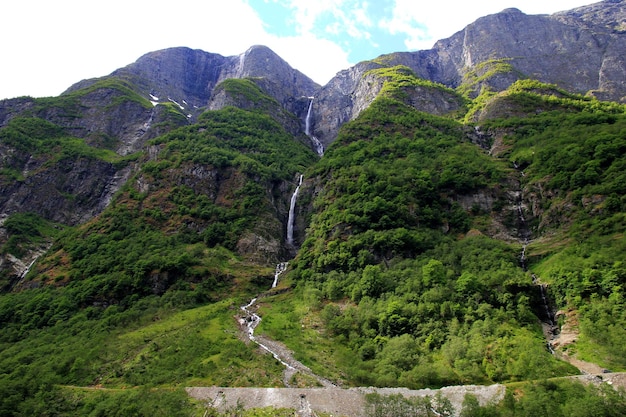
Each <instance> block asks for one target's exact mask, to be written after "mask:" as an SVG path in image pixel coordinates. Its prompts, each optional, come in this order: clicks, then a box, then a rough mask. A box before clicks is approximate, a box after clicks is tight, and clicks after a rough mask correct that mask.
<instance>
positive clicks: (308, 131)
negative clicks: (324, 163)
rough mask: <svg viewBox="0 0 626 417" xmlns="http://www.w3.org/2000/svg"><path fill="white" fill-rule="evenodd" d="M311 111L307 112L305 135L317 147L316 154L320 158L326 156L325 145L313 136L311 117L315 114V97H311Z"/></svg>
mask: <svg viewBox="0 0 626 417" xmlns="http://www.w3.org/2000/svg"><path fill="white" fill-rule="evenodd" d="M309 100H310V101H309V109H308V110H307V112H306V118H305V119H304V134H305V135H307V136H308V137H309V139H311V142H312V143H313V146H314V147H315V152H317V154H318V155H319V156H323V155H324V145H323V144H322V142H320V141H319V139H318V138H316V137H315V136H314V135H313V134H311V115H312V114H313V97H309Z"/></svg>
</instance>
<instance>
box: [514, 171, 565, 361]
mask: <svg viewBox="0 0 626 417" xmlns="http://www.w3.org/2000/svg"><path fill="white" fill-rule="evenodd" d="M513 166H514V167H515V169H517V170H518V171H519V172H520V175H521V176H522V177H523V176H524V172H523V171H522V170H521V169H520V167H519V166H518V165H517V163H515V162H514V163H513ZM516 210H517V218H518V232H517V234H518V237H519V238H520V240H521V241H522V252H521V254H520V266H521V267H522V269H523V270H524V271H527V270H528V269H527V265H526V248H527V246H528V245H529V243H530V238H531V232H530V229H529V227H528V222H527V220H526V217H525V216H524V202H523V196H522V187H521V184H520V190H519V194H518V196H517V207H516ZM532 280H533V284H534V285H535V286H537V287H538V288H539V292H540V296H541V307H542V310H543V311H541V312H540V314H538V315H539V318H540V320H541V322H542V323H543V328H544V334H545V336H546V339H547V340H548V343H547V346H548V350H549V351H550V353H552V354H554V350H553V349H552V345H551V343H550V341H551V340H552V339H553V337H554V335H555V333H556V332H557V331H558V328H557V326H556V323H555V322H554V314H552V311H551V310H550V307H549V304H548V297H547V291H546V288H547V286H546V285H545V284H541V283H540V282H539V279H538V277H537V276H536V275H535V274H532Z"/></svg>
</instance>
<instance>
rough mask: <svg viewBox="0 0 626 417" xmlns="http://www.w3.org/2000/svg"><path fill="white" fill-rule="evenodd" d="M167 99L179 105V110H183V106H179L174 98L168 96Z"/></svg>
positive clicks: (178, 104)
mask: <svg viewBox="0 0 626 417" xmlns="http://www.w3.org/2000/svg"><path fill="white" fill-rule="evenodd" d="M167 99H168V100H169V101H171V102H172V103H174V104H176V105H177V106H178V107H180V109H181V110H185V108H184V107H183V106H181V105H180V103H178V102H177V101H176V100H174V99H172V98H171V97H168V98H167Z"/></svg>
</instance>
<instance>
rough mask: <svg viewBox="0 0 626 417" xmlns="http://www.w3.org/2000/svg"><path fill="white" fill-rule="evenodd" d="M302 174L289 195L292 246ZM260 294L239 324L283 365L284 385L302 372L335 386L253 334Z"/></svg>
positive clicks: (283, 265) (281, 266) (279, 267)
mask: <svg viewBox="0 0 626 417" xmlns="http://www.w3.org/2000/svg"><path fill="white" fill-rule="evenodd" d="M302 177H303V176H302V175H300V179H299V181H298V185H297V187H296V189H295V190H294V192H293V194H292V195H291V200H290V204H289V216H288V220H287V239H286V240H287V242H286V243H287V244H288V245H290V246H293V223H294V221H295V206H296V200H297V198H298V191H299V190H300V186H301V185H302ZM287 266H288V262H280V263H279V264H278V265H276V270H275V272H274V281H273V282H272V287H271V289H274V288H276V287H277V286H278V282H279V277H280V275H281V274H282V273H283V272H285V271H286V270H287ZM261 296H262V294H259V295H258V296H257V297H255V298H253V299H252V300H250V302H249V303H248V304H246V305H244V306H242V307H241V310H242V311H243V317H242V318H241V319H240V324H241V325H242V327H245V329H246V333H247V337H248V339H249V340H250V341H252V342H254V343H256V344H257V345H258V346H259V347H260V348H261V349H263V350H265V351H266V352H268V353H270V354H271V355H272V356H273V357H274V358H275V359H276V360H277V361H279V362H280V363H281V364H282V365H283V366H285V372H284V374H283V383H284V384H285V386H287V387H289V386H290V385H289V384H290V381H291V379H292V377H293V376H294V375H295V374H296V373H298V372H301V373H304V374H306V375H308V376H310V377H312V378H314V379H316V380H317V381H318V382H319V383H320V384H321V385H322V386H325V387H335V384H333V383H332V382H331V381H329V380H327V379H325V378H322V377H320V376H318V375H316V374H314V373H313V371H311V369H309V368H308V367H307V366H305V365H304V364H302V363H301V362H299V361H298V360H296V359H295V358H294V357H293V356H292V354H291V352H290V351H289V349H287V348H286V347H285V346H284V345H282V344H281V343H280V342H277V341H274V340H272V339H270V338H268V337H265V336H255V334H254V331H255V329H256V328H257V326H258V325H259V324H260V323H261V316H259V315H258V314H257V312H256V311H257V300H258V299H259V298H260V297H261Z"/></svg>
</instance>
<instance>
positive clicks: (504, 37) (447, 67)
mask: <svg viewBox="0 0 626 417" xmlns="http://www.w3.org/2000/svg"><path fill="white" fill-rule="evenodd" d="M625 15H626V2H624V1H603V2H600V3H596V4H593V5H590V6H586V7H581V8H578V9H574V10H572V11H568V12H562V13H557V14H554V15H551V16H548V15H526V14H524V13H522V12H521V11H519V10H517V9H506V10H503V11H502V12H500V13H497V14H493V15H490V16H485V17H483V18H480V19H478V20H476V21H475V22H474V23H472V24H470V25H468V26H467V27H466V28H465V29H463V30H461V31H459V32H457V33H455V34H454V35H453V36H451V37H450V38H448V39H443V40H440V41H438V42H437V43H436V44H435V45H434V47H433V48H432V49H431V50H425V51H416V52H398V53H393V54H390V55H385V56H381V57H379V58H378V59H377V60H375V62H370V61H368V62H362V63H359V64H357V65H356V66H354V67H353V68H350V69H348V70H345V71H342V72H340V73H339V74H337V76H336V77H335V78H333V79H332V80H331V81H330V82H329V83H328V84H327V85H326V86H324V87H323V88H322V89H321V90H320V91H318V92H317V93H316V102H315V103H314V106H313V109H314V117H313V126H314V134H315V135H316V136H317V137H318V138H319V139H320V140H321V141H322V142H323V143H324V144H325V145H326V146H327V145H329V144H330V143H332V141H333V140H334V139H335V137H336V135H337V131H338V127H339V126H341V125H342V124H343V123H345V122H347V121H349V120H352V119H354V117H356V116H357V115H358V114H359V113H360V112H361V111H362V110H363V108H365V107H367V106H368V105H369V103H371V101H372V100H373V98H374V97H376V95H377V93H378V91H379V90H380V88H381V83H380V82H373V81H372V79H371V78H369V79H368V78H367V77H364V74H365V73H366V72H367V71H368V70H370V69H372V68H376V67H377V66H378V65H380V64H383V63H384V66H393V65H405V66H408V67H409V68H411V69H412V70H413V71H415V73H416V74H417V76H418V77H420V78H423V79H426V80H430V81H434V82H437V83H441V84H443V85H445V86H448V87H451V88H458V87H461V89H462V90H463V91H464V92H465V93H466V94H467V95H468V96H470V97H476V96H477V95H478V94H479V93H480V92H481V91H484V89H488V90H491V91H495V92H497V91H503V90H505V89H506V88H508V87H509V86H510V85H511V84H512V83H514V82H515V81H517V80H519V79H524V78H532V79H537V80H539V81H542V82H546V83H552V84H556V85H558V86H559V87H561V88H564V89H565V90H567V91H571V92H575V93H580V94H592V95H594V96H596V97H597V98H599V99H601V100H611V101H626V77H624V74H625V71H626V70H625V69H626V58H624V57H626V42H625V36H626V32H625V30H626V18H625V17H624V16H625ZM596 17H597V18H596ZM376 62H378V63H380V64H376ZM428 93H429V92H426V94H425V95H424V96H423V97H422V99H421V100H417V101H422V102H425V101H431V97H430V96H429V94H428ZM435 101H436V100H435ZM443 110H445V108H444V109H437V110H436V111H439V112H441V111H443ZM424 111H428V112H432V109H424Z"/></svg>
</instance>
